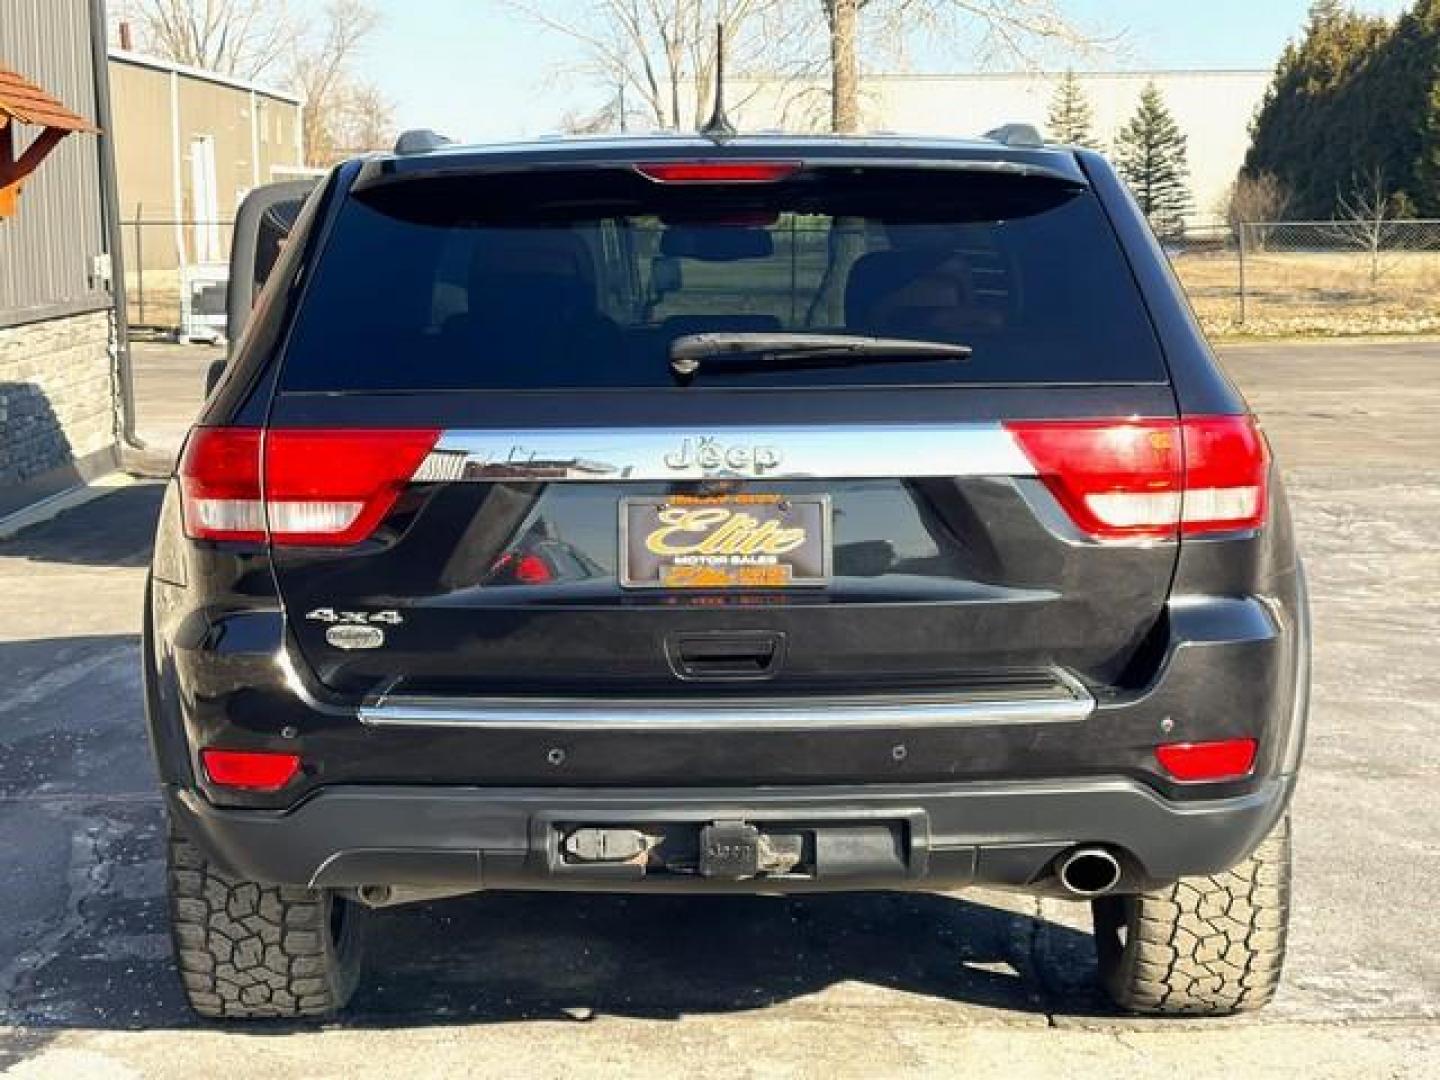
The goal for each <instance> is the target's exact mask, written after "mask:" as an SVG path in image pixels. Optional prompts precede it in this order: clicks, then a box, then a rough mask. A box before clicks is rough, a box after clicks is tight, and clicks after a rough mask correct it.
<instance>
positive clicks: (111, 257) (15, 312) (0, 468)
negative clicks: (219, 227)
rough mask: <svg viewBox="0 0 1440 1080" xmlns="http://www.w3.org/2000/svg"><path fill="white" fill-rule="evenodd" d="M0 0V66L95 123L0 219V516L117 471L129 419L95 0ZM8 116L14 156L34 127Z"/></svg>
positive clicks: (47, 164) (46, 164) (100, 26)
mask: <svg viewBox="0 0 1440 1080" xmlns="http://www.w3.org/2000/svg"><path fill="white" fill-rule="evenodd" d="M3 6H4V13H3V18H0V65H3V66H5V67H7V68H10V69H12V70H13V71H15V72H16V73H17V74H19V75H21V76H22V77H24V78H25V79H27V80H28V81H30V82H33V83H35V84H38V85H39V86H41V87H43V88H44V89H45V90H46V91H48V92H49V93H50V94H51V95H53V96H54V97H56V98H58V99H59V100H60V101H61V102H63V103H64V105H65V106H67V107H68V109H69V110H70V111H72V112H74V113H76V114H78V115H79V116H80V117H81V118H83V119H84V120H86V121H87V122H90V123H93V124H94V125H95V126H96V127H98V128H99V129H101V134H100V135H99V136H98V137H97V136H95V135H90V134H84V135H81V134H76V135H71V136H69V137H67V138H64V139H63V140H62V141H61V142H60V143H59V144H58V146H56V147H55V149H54V150H53V151H52V152H51V153H50V154H49V155H48V156H47V157H46V158H45V160H44V161H43V162H42V163H41V164H40V166H39V167H38V168H37V169H36V170H35V172H34V173H33V174H32V175H30V176H28V177H27V178H26V181H25V184H24V187H23V189H22V192H21V194H20V196H19V198H18V201H17V204H16V210H15V213H13V214H12V215H10V216H7V217H5V218H3V219H0V517H4V516H5V515H6V514H8V513H10V512H11V511H14V510H16V509H18V508H20V507H22V506H25V505H27V504H29V503H33V502H35V501H38V500H40V499H43V498H46V497H48V496H50V495H54V494H56V493H58V492H60V491H62V490H64V489H66V488H69V487H73V486H75V485H77V484H80V483H83V482H84V481H86V480H88V479H90V478H92V477H94V476H96V475H98V474H100V473H104V472H108V471H110V470H112V469H113V468H115V465H116V463H117V460H118V448H119V445H120V442H121V441H122V439H123V438H124V437H125V435H126V428H127V418H128V416H129V412H128V409H126V408H125V407H124V406H125V402H126V396H127V387H128V385H129V379H128V365H127V363H126V355H125V348H124V331H123V327H122V326H121V325H120V324H119V323H118V321H117V320H116V318H115V294H114V288H115V267H116V261H117V259H116V245H115V244H114V242H113V241H114V237H115V235H116V233H115V226H116V225H117V224H118V219H117V217H116V214H115V210H116V206H115V203H114V200H113V194H114V188H113V173H112V172H111V165H112V161H113V155H112V154H111V151H110V145H109V143H108V139H109V137H110V136H109V129H110V122H109V116H108V113H107V95H108V85H107V83H106V78H105V61H104V56H105V49H104V33H105V23H104V17H103V3H102V2H101V0H4V4H3ZM10 124H11V127H12V131H13V132H14V137H15V146H16V152H17V153H23V152H24V150H25V149H26V148H27V147H28V146H29V145H30V144H31V143H33V141H34V140H35V139H36V138H37V137H39V135H40V129H38V128H36V127H33V126H27V125H25V124H21V123H18V122H16V121H14V120H11V121H10Z"/></svg>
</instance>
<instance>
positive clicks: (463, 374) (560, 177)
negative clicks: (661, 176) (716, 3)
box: [283, 168, 1165, 392]
mask: <svg viewBox="0 0 1440 1080" xmlns="http://www.w3.org/2000/svg"><path fill="white" fill-rule="evenodd" d="M697 333H762V334H763V333H800V334H837V333H840V334H853V335H865V336H876V337H885V338H899V339H905V340H919V341H930V342H942V343H948V344H960V345H965V346H968V347H969V348H970V349H971V350H972V352H971V354H970V356H969V358H968V359H966V360H963V361H959V360H955V359H953V358H951V359H930V358H926V359H920V360H917V359H915V358H913V357H911V358H908V359H906V360H904V361H903V362H902V361H899V360H897V359H895V358H893V357H892V358H883V357H878V358H873V359H867V361H866V362H865V363H863V364H844V365H841V364H833V365H826V364H814V363H812V364H805V365H795V364H787V363H785V362H784V361H783V359H778V358H777V361H776V362H775V363H774V364H770V363H768V362H766V361H764V359H763V358H762V360H761V362H759V363H751V364H746V365H743V366H742V367H740V368H737V369H735V370H729V369H727V368H725V367H723V366H721V365H715V367H714V368H713V369H712V368H710V367H706V368H703V369H702V371H701V372H700V374H699V375H698V376H696V377H695V379H694V381H693V383H692V384H691V385H690V387H689V391H690V392H693V391H694V390H698V389H704V388H706V387H710V386H716V387H727V388H728V387H734V386H737V385H739V386H796V385H799V386H835V385H902V384H903V385H913V384H953V383H1035V382H1075V383H1095V382H1153V381H1163V379H1164V377H1165V369H1164V365H1163V362H1162V359H1161V356H1160V352H1159V348H1158V345H1157V342H1156V340H1155V336H1154V333H1153V330H1152V328H1151V326H1150V323H1149V321H1148V318H1147V315H1146V312H1145V309H1144V306H1143V304H1142V302H1141V300H1140V297H1139V295H1138V292H1137V289H1136V286H1135V283H1134V281H1133V279H1132V277H1131V275H1130V273H1129V270H1128V268H1127V266H1126V264H1125V261H1124V258H1123V256H1122V254H1121V252H1120V250H1119V248H1118V246H1117V243H1116V240H1115V237H1114V235H1113V233H1112V231H1111V229H1110V226H1109V224H1108V222H1107V220H1106V218H1105V215H1104V213H1103V212H1102V211H1101V209H1100V207H1099V205H1098V204H1097V203H1096V201H1095V199H1094V197H1093V195H1091V194H1090V193H1089V192H1088V191H1087V190H1085V189H1082V188H1079V187H1076V186H1073V185H1070V184H1067V183H1065V182H1062V181H1059V180H1053V179H1046V178H1035V177H1022V176H1014V175H995V174H984V173H967V172H962V171H956V170H943V169H942V170H897V169H889V170H887V169H874V168H871V169H838V168H837V169H829V170H825V169H819V170H806V171H804V172H802V173H800V174H797V175H796V176H795V177H793V178H791V179H788V180H785V181H782V182H780V183H769V184H750V185H726V186H716V185H662V184H657V183H654V182H653V181H650V180H648V179H645V178H644V177H641V176H639V175H638V174H636V173H634V172H633V171H632V170H628V169H594V170H589V171H570V172H564V173H558V172H545V173H539V174H530V175H527V176H524V177H516V176H515V175H513V174H512V175H508V176H494V175H490V176H486V175H479V176H470V177H463V176H462V177H444V178H426V179H420V178H416V179H406V180H402V181H392V182H389V183H387V184H384V185H382V186H379V187H376V188H374V189H371V190H367V191H363V192H358V193H356V194H354V195H352V196H351V197H350V198H349V199H348V200H347V202H346V204H345V205H344V206H343V208H342V209H341V211H340V213H339V217H338V220H337V221H336V224H335V228H334V229H333V231H332V233H331V235H330V238H329V240H328V242H327V245H326V248H325V250H324V251H323V252H322V254H321V256H320V259H319V262H318V265H317V267H316V271H315V274H314V276H313V278H312V281H311V284H310V286H309V288H308V289H307V291H306V293H305V296H304V301H303V305H302V308H301V310H300V312H299V314H298V316H297V319H296V324H295V327H294V331H293V333H292V335H291V339H290V345H289V349H288V353H287V358H286V362H285V370H284V376H283V385H284V387H285V388H286V389H288V390H293V391H337V390H452V389H455V390H458V389H560V388H602V387H613V388H624V387H663V386H673V385H675V376H674V375H673V373H672V371H671V368H670V364H669V357H670V349H671V346H672V344H673V343H674V342H675V340H676V339H677V338H680V337H682V336H686V335H693V334H697Z"/></svg>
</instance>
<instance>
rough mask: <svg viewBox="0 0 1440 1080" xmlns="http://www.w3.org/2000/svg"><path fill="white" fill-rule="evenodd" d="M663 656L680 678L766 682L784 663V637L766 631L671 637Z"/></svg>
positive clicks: (666, 641)
mask: <svg viewBox="0 0 1440 1080" xmlns="http://www.w3.org/2000/svg"><path fill="white" fill-rule="evenodd" d="M665 657H666V659H667V660H669V662H670V669H671V670H672V671H673V672H674V673H675V674H676V676H677V677H679V678H681V679H687V680H700V679H704V680H714V679H722V680H729V681H734V680H745V679H768V678H771V677H772V676H774V675H775V674H776V673H777V672H778V671H779V670H780V669H781V667H782V666H783V664H784V662H785V635H784V634H782V633H778V632H772V631H768V630H759V631H733V632H726V631H712V632H708V633H699V634H671V635H670V636H668V637H667V638H666V639H665Z"/></svg>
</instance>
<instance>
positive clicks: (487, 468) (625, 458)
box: [413, 423, 1035, 483]
mask: <svg viewBox="0 0 1440 1080" xmlns="http://www.w3.org/2000/svg"><path fill="white" fill-rule="evenodd" d="M1034 475H1035V467H1034V465H1032V464H1031V462H1030V459H1029V458H1027V457H1026V456H1025V453H1024V451H1023V450H1021V449H1020V446H1019V444H1017V443H1016V441H1015V439H1014V437H1013V436H1011V434H1010V433H1009V432H1008V431H1006V430H1005V428H1004V427H1003V426H1001V425H1000V424H997V423H975V424H845V425H827V426H825V427H813V426H779V425H776V426H760V427H727V428H711V429H708V430H698V429H689V428H635V429H626V430H616V429H607V428H543V429H524V430H518V429H517V430H496V431H478V430H477V431H469V430H452V431H446V432H444V433H443V434H442V435H441V436H440V439H439V441H438V442H437V443H436V445H435V449H434V450H432V451H431V452H430V455H429V456H428V457H427V458H426V459H425V460H424V461H423V462H422V463H421V465H420V468H419V470H418V471H417V472H416V473H415V476H414V478H413V479H414V481H415V482H417V483H425V482H436V481H440V482H444V481H503V480H565V481H587V482H597V481H602V482H603V481H625V480H635V481H644V480H707V479H745V480H811V479H824V480H843V479H878V478H885V477H892V476H903V477H932V476H939V477H953V476H1034Z"/></svg>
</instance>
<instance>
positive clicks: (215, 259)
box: [120, 217, 234, 341]
mask: <svg viewBox="0 0 1440 1080" xmlns="http://www.w3.org/2000/svg"><path fill="white" fill-rule="evenodd" d="M233 231H234V223H233V222H231V221H188V220H185V221H182V220H157V219H153V218H144V217H136V218H132V219H131V220H129V221H123V222H121V226H120V234H121V240H122V246H123V248H124V255H125V298H126V314H127V316H128V318H129V322H130V327H131V329H132V331H135V332H137V333H138V334H141V335H144V334H147V333H149V334H154V335H156V336H164V337H175V338H179V339H181V340H195V341H214V340H218V337H219V335H220V334H221V333H223V328H224V311H225V288H226V282H227V280H228V276H229V262H230V237H231V234H232V232H233Z"/></svg>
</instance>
